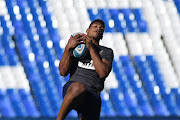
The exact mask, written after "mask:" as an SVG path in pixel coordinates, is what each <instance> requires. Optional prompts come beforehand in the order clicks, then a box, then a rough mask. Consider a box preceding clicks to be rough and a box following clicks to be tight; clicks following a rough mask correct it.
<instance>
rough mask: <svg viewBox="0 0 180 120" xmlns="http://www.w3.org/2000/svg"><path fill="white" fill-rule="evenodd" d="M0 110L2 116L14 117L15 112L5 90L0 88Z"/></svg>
mask: <svg viewBox="0 0 180 120" xmlns="http://www.w3.org/2000/svg"><path fill="white" fill-rule="evenodd" d="M0 103H3V104H0V110H1V114H2V116H3V117H9V118H13V117H16V113H15V111H14V109H13V107H12V106H11V103H10V101H9V99H8V97H7V95H6V91H5V90H2V89H0Z"/></svg>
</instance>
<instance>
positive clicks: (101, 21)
mask: <svg viewBox="0 0 180 120" xmlns="http://www.w3.org/2000/svg"><path fill="white" fill-rule="evenodd" d="M95 22H98V23H101V24H102V26H103V27H104V28H105V23H104V21H103V20H101V19H95V20H93V21H92V22H91V24H90V25H89V28H90V27H91V25H92V24H93V23H95Z"/></svg>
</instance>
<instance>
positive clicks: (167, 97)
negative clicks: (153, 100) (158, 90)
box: [163, 93, 180, 116]
mask: <svg viewBox="0 0 180 120" xmlns="http://www.w3.org/2000/svg"><path fill="white" fill-rule="evenodd" d="M163 98H164V102H165V104H166V106H167V109H168V110H169V113H170V116H180V112H179V110H178V108H177V105H176V98H175V95H174V94H172V93H169V94H163Z"/></svg>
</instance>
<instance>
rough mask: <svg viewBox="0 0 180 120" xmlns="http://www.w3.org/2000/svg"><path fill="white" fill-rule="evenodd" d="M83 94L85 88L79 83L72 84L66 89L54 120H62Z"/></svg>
mask: <svg viewBox="0 0 180 120" xmlns="http://www.w3.org/2000/svg"><path fill="white" fill-rule="evenodd" d="M85 93H86V88H85V86H84V84H82V83H80V82H73V83H72V84H71V85H70V86H69V87H68V89H67V92H66V95H65V96H64V99H63V103H62V106H61V109H60V111H59V113H58V116H57V119H56V120H64V119H65V117H66V116H67V115H68V113H69V112H70V111H71V110H72V109H73V108H74V106H75V105H76V103H77V101H80V99H83V96H84V94H85Z"/></svg>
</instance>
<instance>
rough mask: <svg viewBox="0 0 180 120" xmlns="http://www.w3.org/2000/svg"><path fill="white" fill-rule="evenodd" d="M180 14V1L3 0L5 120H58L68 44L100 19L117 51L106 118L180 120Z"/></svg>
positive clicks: (0, 38) (0, 45)
mask: <svg viewBox="0 0 180 120" xmlns="http://www.w3.org/2000/svg"><path fill="white" fill-rule="evenodd" d="M179 15H180V0H0V119H1V118H2V120H3V119H6V118H9V119H16V118H22V119H23V118H24V119H25V118H27V119H33V118H34V119H36V118H43V120H45V118H49V119H51V118H52V119H54V118H55V117H56V116H57V114H58V111H59V109H60V106H61V104H62V86H63V85H64V84H65V82H66V81H67V80H68V79H69V76H67V77H61V76H60V75H59V71H58V65H59V61H60V59H61V57H62V54H63V50H64V47H65V45H66V43H67V41H68V39H69V36H70V35H71V34H73V33H75V32H83V33H85V31H86V29H87V27H88V25H89V23H90V21H92V20H94V19H97V18H99V19H102V20H103V21H104V22H105V25H106V26H105V27H106V29H105V33H104V36H103V39H102V41H101V42H100V43H101V44H103V45H105V46H108V47H111V48H112V49H113V51H114V61H113V69H112V72H111V73H110V75H109V76H108V77H107V79H106V81H105V89H104V90H103V91H102V92H101V98H102V108H101V117H102V118H104V119H108V118H109V119H111V120H112V119H113V118H114V119H115V118H118V117H121V119H122V120H123V119H128V118H129V119H133V117H134V118H135V119H136V118H137V119H138V118H139V119H140V118H143V119H146V118H148V117H149V118H152V119H155V118H157V119H162V120H164V119H169V120H173V119H176V118H177V119H179V117H180V30H179V28H180V17H179ZM144 117H145V118H144ZM161 117H162V118H161ZM168 117H169V118H168ZM170 117H175V118H170ZM68 118H72V119H73V118H74V119H75V118H77V113H76V112H75V111H74V110H72V111H71V112H70V113H69V114H68Z"/></svg>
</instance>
